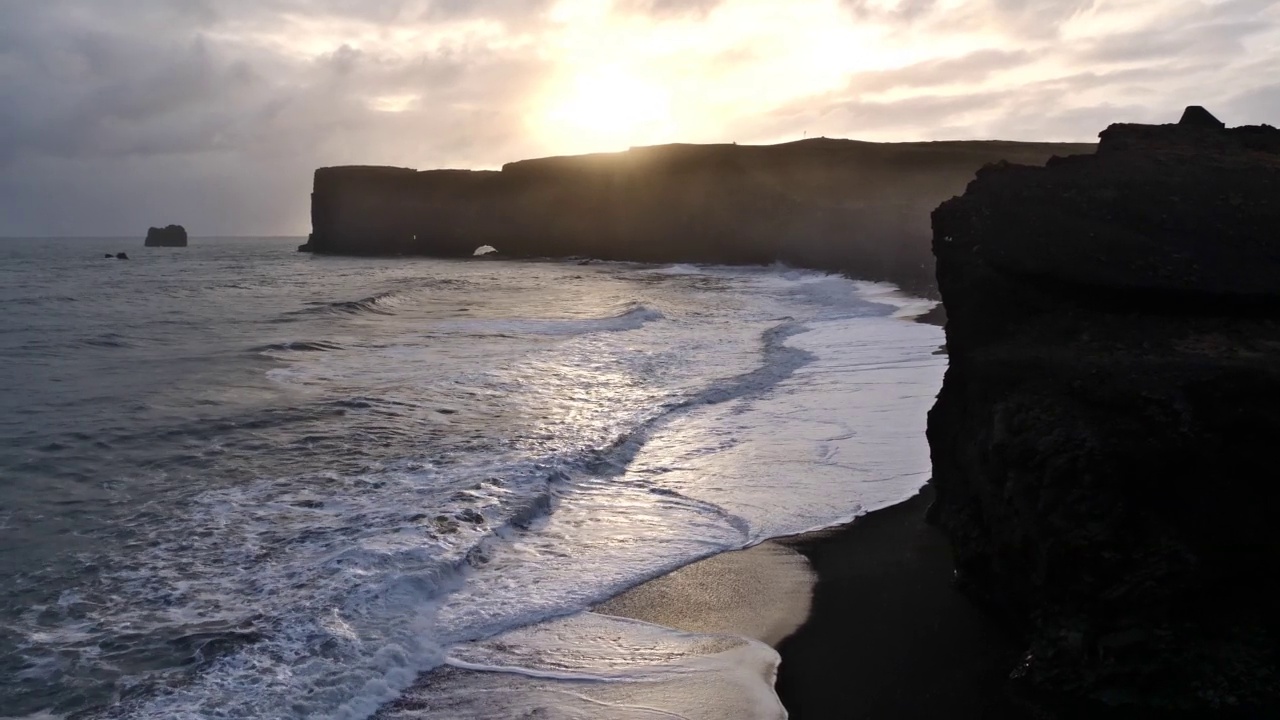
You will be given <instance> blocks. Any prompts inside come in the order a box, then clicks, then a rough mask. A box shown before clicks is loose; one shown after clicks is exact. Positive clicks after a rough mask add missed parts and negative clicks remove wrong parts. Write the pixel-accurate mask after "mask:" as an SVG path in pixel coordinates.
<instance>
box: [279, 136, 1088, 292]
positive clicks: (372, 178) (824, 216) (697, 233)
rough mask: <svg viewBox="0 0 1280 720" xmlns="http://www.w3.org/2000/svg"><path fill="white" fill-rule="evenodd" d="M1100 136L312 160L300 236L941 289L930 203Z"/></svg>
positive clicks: (380, 249)
mask: <svg viewBox="0 0 1280 720" xmlns="http://www.w3.org/2000/svg"><path fill="white" fill-rule="evenodd" d="M1092 150H1093V146H1092V145H1062V144H1054V143H1005V142H937V143H895V144H880V143H863V142H854V141H847V140H826V139H821V140H807V141H802V142H796V143H789V144H785V145H774V146H764V147H755V146H746V145H664V146H658V147H646V148H634V149H632V150H630V151H628V152H625V153H615V154H604V155H584V156H578V157H559V158H545V159H541V160H527V161H523V162H517V163H511V164H508V165H507V166H505V167H504V168H503V169H502V171H501V172H471V171H465V170H433V171H428V172H418V171H415V170H409V169H404V168H390V167H339V168H322V169H320V170H317V171H316V176H315V190H314V193H313V194H312V202H311V213H312V227H313V232H312V235H311V237H310V239H309V240H308V242H307V244H306V245H303V246H302V247H301V248H299V249H300V250H304V251H313V252H319V253H346V254H422V255H435V256H443V257H470V256H471V255H472V253H474V252H475V250H476V248H477V247H479V246H481V245H492V246H494V247H496V248H497V249H498V250H499V251H500V252H501V253H502V255H503V256H506V257H530V256H542V257H571V256H578V257H591V258H597V259H601V260H634V261H647V262H713V263H738V264H767V263H773V262H777V261H781V262H785V263H788V264H792V265H797V266H802V267H813V268H820V269H825V270H833V271H842V272H847V273H850V274H852V275H856V276H858V277H862V278H866V279H872V280H891V281H894V282H897V283H898V284H900V285H901V286H903V287H904V288H905V289H908V290H911V291H915V292H920V293H927V294H932V292H933V286H934V282H933V277H934V273H933V256H932V254H931V253H930V251H929V225H928V217H929V212H930V211H931V210H932V209H933V208H934V207H935V206H937V204H938V203H939V202H941V201H942V200H944V199H946V198H948V197H951V196H953V195H955V194H956V193H958V192H960V191H961V190H963V189H964V186H965V184H966V183H967V182H968V181H969V180H970V179H972V177H973V174H974V172H975V171H976V170H977V169H978V168H979V167H981V166H982V165H984V164H986V163H989V162H994V161H996V160H1009V161H1018V162H1027V163H1042V162H1044V161H1045V160H1047V159H1048V158H1049V157H1050V156H1052V155H1053V154H1055V153H1070V152H1091V151H1092Z"/></svg>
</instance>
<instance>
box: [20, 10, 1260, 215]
mask: <svg viewBox="0 0 1280 720" xmlns="http://www.w3.org/2000/svg"><path fill="white" fill-rule="evenodd" d="M1275 67H1280V8H1278V6H1277V4H1276V3H1275V2H1274V0H1225V1H1217V0H1164V1H1163V2H1161V3H1152V2H1149V1H1148V0H1108V1H1107V2H1096V1H1095V0H789V1H788V0H689V1H684V2H675V0H613V2H609V0H383V1H381V2H369V1H367V0H216V1H215V0H137V1H136V2H130V3H105V2H102V1H101V0H41V2H9V3H0V234H3V235H13V234H50V233H52V234H117V233H129V234H133V233H136V232H138V230H139V229H140V228H145V227H146V226H148V225H152V224H156V223H158V222H170V221H173V222H183V223H185V224H187V225H189V226H191V227H192V229H193V231H195V232H197V233H199V234H242V233H258V232H263V233H299V234H300V233H305V232H306V230H307V225H308V223H307V218H308V208H307V203H308V192H309V183H310V175H311V172H312V170H313V169H314V168H315V167H317V166H322V165H331V164H342V163H385V164H396V165H407V166H418V167H496V166H498V165H500V164H501V163H503V162H505V161H509V160H512V159H517V158H522V157H530V156H535V155H542V154H553V153H562V152H576V151H583V150H593V149H616V148H618V147H625V146H626V145H627V144H631V143H646V142H659V141H677V140H680V141H693V142H704V141H725V140H735V141H738V142H771V141H780V140H788V139H794V138H797V137H799V136H801V135H802V134H803V133H804V132H806V131H807V132H808V133H809V134H810V135H819V134H823V135H827V136H846V137H862V138H865V139H880V140H905V139H937V138H944V137H1004V138H1010V139H1055V140H1088V139H1091V138H1092V137H1094V136H1095V135H1096V133H1097V132H1098V131H1099V130H1100V129H1102V128H1103V127H1104V126H1105V125H1106V124H1108V123H1110V122H1113V121H1169V120H1173V119H1176V116H1177V115H1178V113H1179V112H1180V110H1181V107H1182V105H1186V104H1192V103H1195V104H1205V105H1208V106H1209V107H1210V109H1211V110H1214V111H1215V112H1217V113H1218V114H1219V115H1220V116H1221V117H1222V118H1223V119H1224V120H1227V121H1228V122H1230V123H1232V124H1243V123H1257V122H1271V123H1273V124H1275V123H1276V122H1277V120H1280V117H1277V116H1278V115H1280V90H1278V89H1277V88H1278V87H1280V86H1277V85H1276V84H1275V83H1274V81H1273V80H1271V79H1270V78H1271V70H1272V69H1274V68H1275ZM566 112H570V113H576V114H577V115H578V117H568V118H566V117H565V115H564V114H565V113H566ZM635 115H643V117H644V118H645V121H644V122H639V121H633V122H631V123H630V124H628V122H627V120H628V118H629V117H631V116H635ZM602 119H605V120H608V121H609V122H613V123H620V125H619V127H613V128H596V129H597V130H600V132H595V133H591V132H583V131H582V128H583V126H586V125H589V124H590V123H591V122H600V121H602ZM575 121H576V122H575Z"/></svg>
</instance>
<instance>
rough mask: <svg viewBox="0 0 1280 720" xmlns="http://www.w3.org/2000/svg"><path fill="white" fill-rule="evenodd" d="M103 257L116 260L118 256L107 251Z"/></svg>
mask: <svg viewBox="0 0 1280 720" xmlns="http://www.w3.org/2000/svg"><path fill="white" fill-rule="evenodd" d="M103 257H104V258H106V259H108V260H115V258H116V256H115V255H112V254H111V253H107V254H106V255H103Z"/></svg>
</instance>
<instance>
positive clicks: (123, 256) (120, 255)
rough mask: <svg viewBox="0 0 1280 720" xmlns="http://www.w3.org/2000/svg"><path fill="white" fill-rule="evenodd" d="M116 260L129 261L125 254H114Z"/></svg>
mask: <svg viewBox="0 0 1280 720" xmlns="http://www.w3.org/2000/svg"><path fill="white" fill-rule="evenodd" d="M116 259H117V260H128V259H129V255H128V254H127V253H116Z"/></svg>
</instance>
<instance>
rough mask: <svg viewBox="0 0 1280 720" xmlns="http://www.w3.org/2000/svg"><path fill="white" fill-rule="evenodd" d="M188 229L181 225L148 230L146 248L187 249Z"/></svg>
mask: <svg viewBox="0 0 1280 720" xmlns="http://www.w3.org/2000/svg"><path fill="white" fill-rule="evenodd" d="M186 246H187V229H186V228H184V227H182V226H181V225H169V226H167V227H163V228H157V227H153V228H151V229H150V230H147V242H146V247H186Z"/></svg>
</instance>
